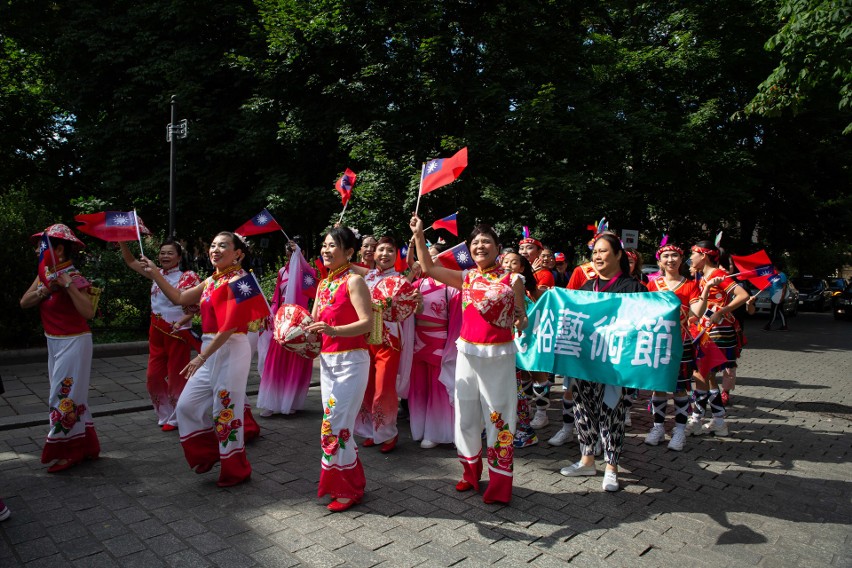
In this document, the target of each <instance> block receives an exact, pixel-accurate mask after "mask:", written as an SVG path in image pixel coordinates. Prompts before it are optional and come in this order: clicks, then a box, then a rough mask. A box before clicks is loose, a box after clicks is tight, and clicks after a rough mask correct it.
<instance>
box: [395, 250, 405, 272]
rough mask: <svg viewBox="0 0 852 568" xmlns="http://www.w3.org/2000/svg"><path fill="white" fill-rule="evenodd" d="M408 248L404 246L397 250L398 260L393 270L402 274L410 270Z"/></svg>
mask: <svg viewBox="0 0 852 568" xmlns="http://www.w3.org/2000/svg"><path fill="white" fill-rule="evenodd" d="M407 256H408V247H407V246H404V247H402V248H398V249H396V260H395V261H394V263H393V269H394V270H396V271H397V272H399V273H400V274H402V273H403V272H405V271H406V270H408V260H407V258H406V257H407Z"/></svg>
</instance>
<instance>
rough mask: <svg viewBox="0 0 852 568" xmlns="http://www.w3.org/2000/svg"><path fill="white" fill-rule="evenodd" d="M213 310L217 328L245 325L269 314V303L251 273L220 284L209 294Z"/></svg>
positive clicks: (226, 328)
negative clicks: (225, 283) (224, 284)
mask: <svg viewBox="0 0 852 568" xmlns="http://www.w3.org/2000/svg"><path fill="white" fill-rule="evenodd" d="M210 301H211V302H212V304H213V311H214V312H215V314H216V321H217V322H218V323H219V329H220V330H222V331H227V330H229V329H234V328H240V327H245V326H246V325H247V324H248V323H249V322H250V321H254V320H257V319H260V318H263V317H266V316H268V315H269V312H270V309H269V305H268V304H267V303H266V298H265V297H264V296H263V292H262V291H261V290H260V286H259V285H258V283H257V280H255V278H254V276H253V275H251V274H246V275H245V276H243V277H242V278H239V279H237V280H234V281H233V282H229V283H228V285H227V286H220V287H219V288H217V289H216V290H215V291H214V292H213V294H212V295H211V296H210Z"/></svg>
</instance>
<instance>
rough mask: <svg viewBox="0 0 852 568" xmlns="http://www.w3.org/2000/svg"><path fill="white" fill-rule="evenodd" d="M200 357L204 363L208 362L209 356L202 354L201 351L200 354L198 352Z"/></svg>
mask: <svg viewBox="0 0 852 568" xmlns="http://www.w3.org/2000/svg"><path fill="white" fill-rule="evenodd" d="M198 358H199V359H201V362H202V363H206V362H207V357H205V356H204V355H202V354H201V353H199V354H198Z"/></svg>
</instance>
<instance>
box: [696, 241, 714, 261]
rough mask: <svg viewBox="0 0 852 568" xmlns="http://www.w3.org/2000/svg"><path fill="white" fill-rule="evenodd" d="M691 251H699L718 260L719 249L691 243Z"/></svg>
mask: <svg viewBox="0 0 852 568" xmlns="http://www.w3.org/2000/svg"><path fill="white" fill-rule="evenodd" d="M692 252H697V253H700V254H706V255H707V256H710V257H712V258H714V259H716V260H717V261H718V260H719V251H718V250H713V249H708V248H704V247H700V246H698V245H693V247H692Z"/></svg>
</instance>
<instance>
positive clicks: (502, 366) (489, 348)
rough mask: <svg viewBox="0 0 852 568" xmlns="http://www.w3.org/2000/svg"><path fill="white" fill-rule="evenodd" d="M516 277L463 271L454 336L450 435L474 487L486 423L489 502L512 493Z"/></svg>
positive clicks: (498, 272)
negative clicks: (455, 352)
mask: <svg viewBox="0 0 852 568" xmlns="http://www.w3.org/2000/svg"><path fill="white" fill-rule="evenodd" d="M519 277H520V275H518V274H514V273H511V272H509V271H506V270H504V269H503V268H502V267H501V266H494V267H492V268H488V269H485V270H479V269H472V270H468V271H465V272H464V274H463V284H462V328H461V336H460V337H459V340H458V341H457V342H456V345H457V346H458V360H457V361H456V391H455V406H456V409H455V410H456V416H455V441H456V448H457V450H458V456H459V460H460V461H461V463H462V467H463V468H464V476H463V480H464V481H467V482H468V483H470V484H471V485H473V487H474V488H475V489H477V490H479V478H480V476H481V475H482V457H483V456H482V426H483V424H484V425H485V433H486V439H487V444H488V448H487V451H486V459H487V461H488V478H489V483H488V488H487V489H486V490H485V494H484V495H483V500H485V501H488V502H501V503H508V502H509V501H510V500H511V498H512V476H513V474H512V470H513V459H514V452H515V448H514V446H513V442H514V439H515V425H516V421H517V407H518V397H517V382H516V379H515V353H516V352H517V348H516V346H515V342H514V341H513V336H512V323H513V318H514V310H515V293H514V290H513V289H512V285H513V283H514V281H515V280H516V279H517V278H519Z"/></svg>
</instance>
